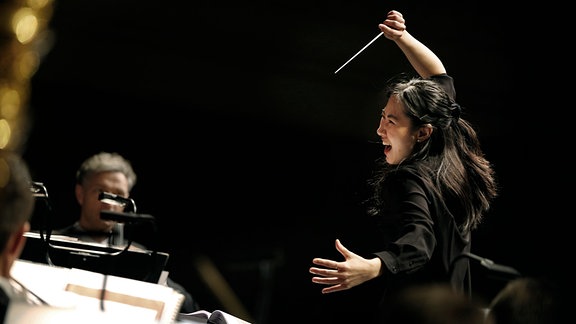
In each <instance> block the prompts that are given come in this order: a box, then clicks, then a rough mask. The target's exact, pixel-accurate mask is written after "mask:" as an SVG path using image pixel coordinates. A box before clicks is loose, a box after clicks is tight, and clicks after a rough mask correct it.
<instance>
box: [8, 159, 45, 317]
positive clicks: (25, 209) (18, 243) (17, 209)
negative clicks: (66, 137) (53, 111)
mask: <svg viewBox="0 0 576 324" xmlns="http://www.w3.org/2000/svg"><path fill="white" fill-rule="evenodd" d="M30 185H31V178H30V172H29V170H28V165H27V164H26V163H25V162H24V160H22V158H21V157H20V156H19V155H18V154H17V153H14V152H11V151H6V150H4V149H0V323H4V317H5V316H6V312H7V309H8V307H9V305H10V303H11V302H24V303H28V304H32V305H40V304H43V301H41V300H40V299H38V298H37V297H36V296H35V295H34V294H32V293H31V292H30V291H28V290H27V289H26V288H25V287H24V286H22V285H21V284H20V283H19V282H17V281H16V280H15V279H14V278H12V276H11V270H12V266H13V265H14V262H15V261H16V260H17V259H18V258H19V257H20V254H21V253H22V249H23V248H24V245H25V242H26V237H25V236H24V233H25V232H27V231H28V230H29V229H30V217H31V216H32V212H33V210H34V205H35V201H34V196H33V194H32V191H31V190H30Z"/></svg>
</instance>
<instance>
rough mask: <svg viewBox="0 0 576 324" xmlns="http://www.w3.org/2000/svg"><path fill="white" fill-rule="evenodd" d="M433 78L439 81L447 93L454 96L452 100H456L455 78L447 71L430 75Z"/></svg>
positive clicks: (451, 96)
mask: <svg viewBox="0 0 576 324" xmlns="http://www.w3.org/2000/svg"><path fill="white" fill-rule="evenodd" d="M430 79H431V80H433V81H435V82H436V83H438V84H439V85H440V86H441V87H442V88H443V89H444V91H446V93H448V95H449V96H450V98H452V100H454V101H456V88H455V87H454V79H453V78H452V77H451V76H449V75H448V74H446V73H442V74H438V75H433V76H431V77H430Z"/></svg>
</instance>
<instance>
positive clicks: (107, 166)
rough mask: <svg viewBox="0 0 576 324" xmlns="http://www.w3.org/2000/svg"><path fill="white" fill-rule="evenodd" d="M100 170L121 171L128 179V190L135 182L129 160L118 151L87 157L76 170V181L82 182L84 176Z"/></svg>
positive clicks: (134, 174)
mask: <svg viewBox="0 0 576 324" xmlns="http://www.w3.org/2000/svg"><path fill="white" fill-rule="evenodd" d="M100 172H121V173H123V174H124V175H125V176H126V179H127V180H128V191H130V190H132V188H133V187H134V185H135V184H136V173H135V172H134V169H133V168H132V164H131V163H130V161H129V160H127V159H126V158H124V157H123V156H122V155H120V154H118V153H110V152H100V153H98V154H94V155H92V156H91V157H89V158H87V159H86V160H85V161H84V162H82V164H81V165H80V168H79V169H78V171H76V183H77V184H80V185H81V184H82V183H83V182H84V180H85V179H86V177H88V176H90V175H92V174H95V173H100Z"/></svg>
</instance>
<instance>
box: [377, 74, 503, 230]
mask: <svg viewBox="0 0 576 324" xmlns="http://www.w3.org/2000/svg"><path fill="white" fill-rule="evenodd" d="M387 89H388V91H387V92H386V97H388V98H389V97H390V96H395V97H397V98H398V99H399V101H400V102H401V103H402V106H403V107H404V111H405V113H406V115H407V116H408V117H409V118H410V119H411V121H412V124H413V127H414V128H415V129H416V128H418V127H420V126H423V125H426V124H429V125H431V126H432V127H433V131H432V134H431V136H430V138H429V139H428V140H425V141H423V142H419V143H416V145H415V147H414V150H413V151H412V153H411V154H410V155H409V156H408V157H407V158H406V159H405V160H404V161H402V162H401V163H400V164H397V165H390V164H387V163H386V160H385V159H384V158H381V159H379V160H378V161H377V169H376V170H375V172H374V176H373V178H371V179H370V180H369V181H368V183H369V185H370V186H371V187H372V189H373V191H372V192H373V195H372V196H371V197H370V198H369V199H368V201H367V203H368V207H369V208H368V212H369V213H370V214H372V215H377V214H379V212H380V211H381V208H382V206H383V204H385V202H384V201H383V200H382V198H381V195H380V193H381V190H382V187H383V186H384V185H385V179H386V178H387V176H388V175H389V173H390V172H397V171H399V170H402V169H404V168H410V169H412V170H415V171H416V172H417V173H418V174H419V175H420V176H421V177H422V178H423V179H424V180H425V182H427V183H429V184H430V186H429V187H430V188H431V189H432V190H433V191H434V192H435V193H436V195H437V196H438V198H439V201H443V202H450V203H448V204H447V205H448V206H454V203H455V204H456V206H459V207H458V210H450V212H452V214H453V215H454V217H455V219H456V221H457V223H458V225H459V227H460V229H461V230H463V231H470V230H472V229H474V228H476V227H477V226H478V224H479V223H480V222H481V220H482V217H483V214H484V213H485V212H486V211H487V210H488V209H489V208H490V203H491V201H492V200H493V198H495V197H496V195H497V184H496V179H495V173H494V170H493V168H492V165H491V163H490V162H489V161H488V160H487V159H486V158H485V156H484V153H483V151H482V149H481V147H480V141H479V139H478V136H477V134H476V131H475V130H474V128H473V127H472V125H471V124H470V123H468V122H467V121H466V120H464V119H463V118H462V116H461V114H462V107H460V105H458V104H457V103H456V102H455V101H454V100H453V99H452V97H451V96H450V95H449V94H448V93H447V92H446V91H444V89H443V88H442V86H441V85H440V84H438V83H437V82H435V81H433V80H429V79H420V78H412V79H409V80H405V81H399V82H395V83H392V84H391V85H390V86H389V87H388V88H387Z"/></svg>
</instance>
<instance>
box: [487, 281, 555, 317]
mask: <svg viewBox="0 0 576 324" xmlns="http://www.w3.org/2000/svg"><path fill="white" fill-rule="evenodd" d="M562 303H563V301H562V300H561V294H560V288H559V287H558V286H557V284H556V283H555V282H553V281H552V280H550V279H547V278H543V277H521V278H517V279H514V280H511V281H510V282H508V283H507V284H506V286H504V288H502V290H501V291H499V292H498V294H496V296H495V297H494V298H493V299H492V301H491V302H490V305H489V306H488V314H489V315H490V316H491V317H492V318H493V321H494V323H495V324H551V323H562V321H563V320H564V319H563V317H564V316H563V315H562V314H561V312H560V311H561V309H562V308H561V305H562Z"/></svg>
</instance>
